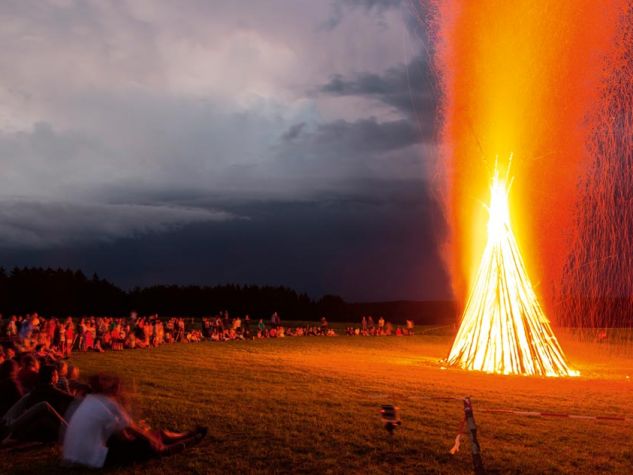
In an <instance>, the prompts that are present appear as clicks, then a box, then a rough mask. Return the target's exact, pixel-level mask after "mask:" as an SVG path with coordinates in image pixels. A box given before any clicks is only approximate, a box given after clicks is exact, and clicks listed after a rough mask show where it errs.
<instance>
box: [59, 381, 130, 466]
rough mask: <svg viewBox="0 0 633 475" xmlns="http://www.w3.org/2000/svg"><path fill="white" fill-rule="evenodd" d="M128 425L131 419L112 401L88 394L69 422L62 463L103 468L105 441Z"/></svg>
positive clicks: (106, 450)
mask: <svg viewBox="0 0 633 475" xmlns="http://www.w3.org/2000/svg"><path fill="white" fill-rule="evenodd" d="M129 425H130V417H129V416H128V414H127V413H126V412H125V411H124V410H123V408H121V406H120V405H119V404H117V403H116V402H115V401H114V400H113V399H112V398H110V397H108V396H106V395H103V394H88V395H87V396H86V397H85V398H84V400H83V401H82V402H81V404H79V407H78V408H77V409H76V410H75V412H74V413H73V415H72V417H71V419H70V421H69V423H68V428H67V429H66V433H65V435H64V447H63V459H64V461H66V462H68V463H73V464H80V465H84V466H87V467H93V468H101V467H103V465H104V463H105V460H106V456H107V455H108V447H107V442H108V439H109V438H110V436H112V434H114V433H115V432H119V431H122V430H123V429H125V428H126V427H128V426H129Z"/></svg>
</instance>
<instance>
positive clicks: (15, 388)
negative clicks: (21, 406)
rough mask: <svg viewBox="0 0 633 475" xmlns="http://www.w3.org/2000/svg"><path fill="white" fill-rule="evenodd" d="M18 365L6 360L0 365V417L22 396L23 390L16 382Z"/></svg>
mask: <svg viewBox="0 0 633 475" xmlns="http://www.w3.org/2000/svg"><path fill="white" fill-rule="evenodd" d="M18 369H19V365H18V363H17V362H16V361H13V360H6V361H4V362H3V363H2V364H0V417H2V416H4V415H5V414H6V412H7V411H8V410H9V409H10V408H11V406H13V405H14V404H15V403H16V402H18V401H19V400H20V398H22V396H24V389H23V388H22V385H21V384H20V381H18Z"/></svg>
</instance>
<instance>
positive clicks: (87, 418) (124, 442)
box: [62, 374, 207, 468]
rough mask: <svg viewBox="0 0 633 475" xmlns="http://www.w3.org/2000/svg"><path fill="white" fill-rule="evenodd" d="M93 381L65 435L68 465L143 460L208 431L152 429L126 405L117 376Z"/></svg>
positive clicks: (173, 449) (176, 449) (182, 445)
mask: <svg viewBox="0 0 633 475" xmlns="http://www.w3.org/2000/svg"><path fill="white" fill-rule="evenodd" d="M90 385H91V387H92V389H93V393H92V394H89V395H87V396H86V397H85V399H84V400H83V401H82V402H81V404H80V405H79V407H77V409H76V410H75V412H74V413H73V415H72V417H71V418H70V421H69V424H68V428H67V429H66V432H65V435H64V444H63V454H62V460H63V463H64V464H65V465H68V466H75V465H77V466H84V467H90V468H102V467H104V466H124V465H129V464H131V463H134V462H143V461H146V460H149V459H153V458H159V457H162V456H167V455H172V454H175V453H177V452H180V451H182V450H184V449H185V448H187V447H190V446H192V445H195V444H197V443H198V442H200V441H201V440H202V439H203V438H204V437H205V436H206V434H207V429H206V428H204V427H197V428H196V429H194V430H192V431H189V432H184V433H175V432H170V431H166V430H156V431H151V430H149V429H148V428H146V427H143V426H142V425H141V424H138V423H136V422H134V420H132V418H131V417H130V415H129V414H128V413H127V411H126V410H125V409H124V407H123V404H122V397H121V383H120V380H119V378H118V377H117V376H111V375H105V374H97V375H95V376H93V377H92V378H91V379H90Z"/></svg>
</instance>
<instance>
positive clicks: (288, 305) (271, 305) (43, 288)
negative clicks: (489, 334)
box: [0, 267, 452, 323]
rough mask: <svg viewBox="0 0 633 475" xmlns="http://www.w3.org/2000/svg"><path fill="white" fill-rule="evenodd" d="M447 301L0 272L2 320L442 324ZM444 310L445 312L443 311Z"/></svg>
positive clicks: (29, 270) (28, 270)
mask: <svg viewBox="0 0 633 475" xmlns="http://www.w3.org/2000/svg"><path fill="white" fill-rule="evenodd" d="M451 309H452V303H450V304H449V303H448V302H405V303H403V302H384V303H377V304H350V303H347V302H345V301H344V300H343V299H342V298H341V297H339V296H336V295H326V296H324V297H321V298H319V299H313V298H311V297H309V296H308V295H307V294H305V293H299V292H296V291H295V290H293V289H290V288H288V287H283V286H258V285H237V284H226V285H215V286H206V285H205V286H200V285H153V286H149V287H135V288H133V289H131V290H127V291H126V290H123V289H121V288H120V287H118V286H116V285H114V284H113V283H112V282H110V281H108V280H107V279H103V278H101V277H99V276H98V275H97V274H94V275H93V276H92V277H87V276H86V275H85V274H84V273H83V272H82V271H80V270H71V269H61V268H58V269H51V268H41V267H24V268H19V267H16V268H13V269H12V270H11V271H9V272H7V271H6V270H5V269H4V268H0V312H2V314H4V315H5V317H6V316H10V315H24V314H26V313H32V312H38V313H40V314H42V315H46V316H57V317H66V316H68V315H72V316H83V315H89V316H105V315H111V316H125V315H128V314H129V313H130V312H131V311H136V312H138V313H139V314H141V315H149V314H155V313H158V314H159V315H165V316H167V315H169V316H175V315H178V316H187V317H200V316H209V315H214V314H216V313H218V312H221V311H224V310H227V311H229V313H230V314H231V315H242V316H243V315H247V314H248V315H250V316H251V318H270V316H271V315H272V313H273V312H278V313H279V314H280V315H281V317H282V319H285V320H317V319H319V318H320V317H321V316H326V317H327V318H328V319H329V320H331V321H350V320H357V319H358V318H359V317H360V314H371V313H372V311H374V312H375V313H374V315H378V314H380V315H384V316H385V318H391V319H392V320H393V321H400V322H402V321H404V319H406V318H410V319H413V320H415V321H416V322H418V323H422V322H431V321H440V320H445V319H446V316H447V315H449V314H451V312H452V310H451ZM447 312H448V313H447Z"/></svg>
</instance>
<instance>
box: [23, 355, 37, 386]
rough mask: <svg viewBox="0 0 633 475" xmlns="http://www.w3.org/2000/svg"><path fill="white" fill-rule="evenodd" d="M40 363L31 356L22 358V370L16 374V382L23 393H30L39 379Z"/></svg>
mask: <svg viewBox="0 0 633 475" xmlns="http://www.w3.org/2000/svg"><path fill="white" fill-rule="evenodd" d="M39 371H40V362H39V361H38V360H37V358H35V357H34V356H33V355H30V354H27V355H24V356H23V357H22V369H20V371H19V372H18V381H20V384H21V385H22V387H23V388H24V391H26V392H29V391H31V390H32V389H33V388H34V387H35V385H36V384H37V382H38V381H39V379H40V376H39Z"/></svg>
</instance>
